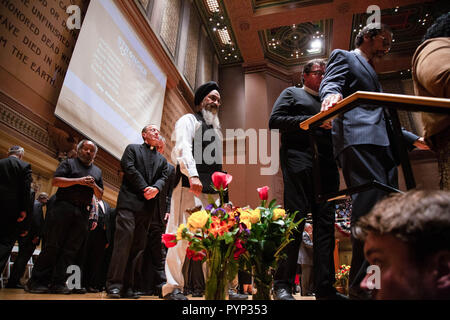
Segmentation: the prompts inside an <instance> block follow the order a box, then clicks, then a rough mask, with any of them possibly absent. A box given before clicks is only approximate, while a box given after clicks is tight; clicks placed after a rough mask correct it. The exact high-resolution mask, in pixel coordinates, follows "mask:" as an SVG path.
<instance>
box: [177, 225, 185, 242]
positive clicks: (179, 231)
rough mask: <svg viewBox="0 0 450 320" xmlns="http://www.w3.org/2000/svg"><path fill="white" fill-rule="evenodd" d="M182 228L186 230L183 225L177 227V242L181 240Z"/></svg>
mask: <svg viewBox="0 0 450 320" xmlns="http://www.w3.org/2000/svg"><path fill="white" fill-rule="evenodd" d="M184 228H186V226H185V225H184V224H183V223H182V224H180V226H179V227H178V230H177V241H180V240H181V239H182V234H183V230H184Z"/></svg>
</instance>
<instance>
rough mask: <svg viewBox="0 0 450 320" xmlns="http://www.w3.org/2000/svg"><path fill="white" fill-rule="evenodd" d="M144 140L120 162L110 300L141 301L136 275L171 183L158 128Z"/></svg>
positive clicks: (130, 148) (149, 129)
mask: <svg viewBox="0 0 450 320" xmlns="http://www.w3.org/2000/svg"><path fill="white" fill-rule="evenodd" d="M142 139H143V140H144V143H142V144H130V145H128V146H127V147H126V148H125V151H124V153H123V156H122V159H121V161H120V165H121V167H122V170H123V172H124V175H123V180H122V185H121V187H120V191H119V196H118V198H117V216H116V232H115V235H114V243H116V244H117V245H116V246H114V250H113V253H112V257H111V263H110V267H109V270H108V275H107V281H106V287H107V293H108V297H109V298H120V297H125V298H139V295H137V294H136V292H135V290H136V288H137V287H138V284H137V283H134V280H135V277H134V274H135V272H136V270H137V269H136V268H137V267H138V266H139V265H140V261H141V259H142V252H143V251H144V248H145V243H146V240H147V230H148V228H149V224H150V222H151V221H152V215H155V214H159V213H158V212H157V210H156V204H157V196H158V194H159V192H160V191H161V190H162V189H163V188H164V185H165V183H166V181H167V176H168V166H167V160H166V158H164V157H163V156H162V155H161V154H160V153H159V152H158V151H157V150H156V148H157V147H158V146H159V143H160V142H159V129H158V127H157V126H156V125H148V126H145V127H144V128H143V129H142Z"/></svg>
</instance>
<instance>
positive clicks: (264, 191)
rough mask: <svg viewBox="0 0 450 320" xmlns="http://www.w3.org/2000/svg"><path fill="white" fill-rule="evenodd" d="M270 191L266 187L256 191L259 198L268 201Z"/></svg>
mask: <svg viewBox="0 0 450 320" xmlns="http://www.w3.org/2000/svg"><path fill="white" fill-rule="evenodd" d="M269 189H270V188H269V187H268V186H264V187H261V188H258V189H256V190H258V194H259V198H260V199H261V200H267V199H268V198H269Z"/></svg>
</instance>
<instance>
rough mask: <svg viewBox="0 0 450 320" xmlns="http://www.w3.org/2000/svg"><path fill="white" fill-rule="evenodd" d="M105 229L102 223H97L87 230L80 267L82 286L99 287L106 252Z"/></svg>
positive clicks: (100, 285) (100, 286)
mask: <svg viewBox="0 0 450 320" xmlns="http://www.w3.org/2000/svg"><path fill="white" fill-rule="evenodd" d="M106 243H107V242H106V231H105V229H104V228H103V225H98V226H97V227H96V228H95V229H94V230H91V231H89V234H88V236H87V241H86V251H85V257H84V264H83V268H82V278H81V279H82V280H81V281H82V282H81V283H82V284H83V287H85V288H88V287H91V288H97V289H101V288H102V287H103V285H102V276H101V274H100V272H101V267H102V263H103V260H104V257H105V252H106V248H105V247H106Z"/></svg>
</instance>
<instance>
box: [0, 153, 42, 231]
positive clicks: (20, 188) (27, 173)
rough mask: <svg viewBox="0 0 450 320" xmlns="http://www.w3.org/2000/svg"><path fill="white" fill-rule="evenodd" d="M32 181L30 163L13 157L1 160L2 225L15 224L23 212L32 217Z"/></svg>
mask: <svg viewBox="0 0 450 320" xmlns="http://www.w3.org/2000/svg"><path fill="white" fill-rule="evenodd" d="M32 181H33V178H32V177H31V165H30V164H29V163H27V162H25V161H22V160H20V159H18V158H16V157H13V156H10V157H7V158H5V159H1V160H0V221H1V223H15V222H16V220H17V218H18V217H19V213H20V212H21V211H26V212H27V216H31V212H32V208H33V202H32V201H33V200H34V199H33V200H32V199H31V182H32ZM27 220H29V219H27ZM23 230H26V229H23Z"/></svg>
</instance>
